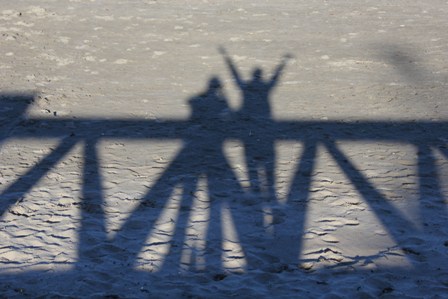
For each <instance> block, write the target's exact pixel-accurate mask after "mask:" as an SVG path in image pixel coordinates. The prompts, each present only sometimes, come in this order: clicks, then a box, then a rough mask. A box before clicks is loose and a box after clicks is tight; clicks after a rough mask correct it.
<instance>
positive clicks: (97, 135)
mask: <svg viewBox="0 0 448 299" xmlns="http://www.w3.org/2000/svg"><path fill="white" fill-rule="evenodd" d="M212 81H213V80H212ZM211 84H212V85H211V88H214V87H213V84H216V82H211ZM32 97H33V95H12V94H8V95H2V96H1V98H2V101H3V107H6V108H5V109H4V111H3V115H4V117H3V118H2V120H1V121H2V122H1V125H2V128H3V129H2V135H1V139H2V140H1V141H2V142H5V141H6V140H10V139H13V140H22V139H25V140H26V139H28V138H40V139H45V138H48V139H54V138H57V139H59V140H60V141H59V144H58V145H57V146H56V147H55V148H54V149H53V150H52V151H51V153H49V154H48V155H46V156H45V157H43V158H42V159H41V160H40V161H39V162H38V163H37V164H36V165H34V166H33V167H32V168H30V169H29V170H28V171H27V172H26V173H25V174H23V175H22V176H21V177H20V178H18V179H17V180H16V181H14V182H12V183H11V184H10V185H9V186H8V187H7V188H6V189H4V190H3V191H2V193H1V194H0V198H1V202H0V214H1V215H4V214H5V213H6V212H7V211H8V209H9V208H10V207H11V206H12V205H14V204H15V203H16V202H17V201H19V200H20V199H21V198H23V197H24V196H25V195H26V194H27V193H28V192H30V190H31V189H32V188H33V186H35V185H36V184H37V183H38V182H39V181H40V180H41V179H42V178H43V177H44V176H45V175H46V174H47V173H48V172H49V171H51V169H53V168H54V167H55V165H56V164H57V163H58V162H60V161H61V160H62V159H63V158H64V157H65V156H66V155H67V153H68V152H69V151H70V150H71V149H73V148H74V147H75V146H76V145H77V144H83V147H84V166H83V167H84V168H83V175H82V177H83V179H82V184H83V186H82V200H83V202H82V204H81V208H80V209H81V219H82V220H81V229H80V231H79V244H78V253H79V264H89V263H94V261H90V260H89V256H91V255H89V254H84V252H85V251H89V250H91V248H90V246H89V245H87V244H91V243H92V240H88V238H89V236H90V234H89V232H90V231H91V230H95V231H96V232H98V233H99V234H97V235H96V238H97V240H95V243H96V244H110V243H114V242H120V243H122V242H127V241H126V240H128V239H129V237H131V236H132V237H131V238H134V240H133V242H132V245H131V243H130V246H128V247H127V248H128V250H129V253H130V254H131V257H130V264H131V266H132V264H133V263H135V261H136V259H137V255H138V253H139V252H140V250H141V249H142V247H143V245H144V242H145V241H146V238H147V236H148V234H149V232H150V231H151V229H152V227H153V225H154V223H148V225H147V227H144V228H135V227H134V226H132V225H131V223H132V221H133V220H135V219H137V218H139V217H144V215H145V213H148V211H147V207H146V205H145V201H148V200H150V199H151V198H153V197H158V198H159V199H162V200H164V201H167V200H168V199H169V197H170V196H171V195H172V190H170V189H169V188H168V189H167V188H165V187H166V184H167V181H168V180H170V179H171V178H173V177H178V176H179V175H180V174H188V176H187V177H186V178H185V177H184V178H183V180H182V181H179V182H176V183H177V184H180V186H181V189H182V190H183V192H182V196H181V197H182V199H181V201H183V205H187V206H191V205H192V201H193V198H192V196H191V194H193V193H194V192H195V190H196V189H197V183H198V180H199V179H200V178H201V177H205V178H206V179H207V184H208V188H209V190H208V193H209V196H213V194H215V193H219V192H220V191H221V190H223V189H229V188H230V189H232V190H235V191H237V193H238V192H239V194H244V193H245V192H246V191H245V190H244V188H243V187H242V186H241V184H240V182H239V181H238V179H237V176H236V175H235V174H234V173H233V170H232V168H231V167H230V165H229V164H228V162H227V159H226V157H225V155H224V152H223V144H224V142H225V141H226V140H241V141H242V143H243V144H247V146H248V148H246V151H253V152H252V153H250V154H249V156H251V155H255V154H256V152H257V151H256V147H257V144H251V143H250V142H253V139H252V140H250V141H249V140H248V133H247V132H248V130H250V131H251V133H252V134H255V135H256V136H258V137H260V138H261V137H262V136H268V137H267V139H265V140H263V143H265V144H264V148H261V149H259V151H258V154H261V155H267V156H268V157H263V156H262V157H258V158H257V159H259V160H260V161H261V164H263V163H264V164H263V165H265V164H266V163H272V161H267V160H273V158H274V157H273V156H271V157H269V155H273V153H271V151H272V146H273V143H274V142H278V141H286V140H292V141H297V142H301V143H302V144H303V148H304V151H303V153H302V156H301V157H300V159H299V161H297V163H298V167H297V171H296V173H295V174H294V177H293V178H292V187H291V189H290V190H289V196H288V198H289V201H292V199H293V198H294V199H295V201H297V200H299V201H300V202H301V203H302V206H303V208H302V213H301V214H300V215H297V216H296V217H297V218H296V221H295V222H294V223H295V225H296V228H295V229H296V231H297V232H299V235H300V234H301V233H303V231H304V219H305V215H306V213H307V204H306V203H307V201H308V199H309V190H310V184H311V175H310V174H311V172H312V171H313V168H314V164H315V160H316V151H317V147H319V146H323V147H324V148H326V149H327V150H328V152H329V153H330V155H331V156H332V157H333V158H334V160H335V161H336V162H337V165H338V166H339V168H340V169H341V170H342V172H343V173H345V174H346V176H347V177H348V178H349V180H350V181H351V184H352V185H353V186H354V187H355V188H356V189H357V190H358V191H359V193H360V194H361V196H362V197H363V199H364V200H365V202H366V203H367V204H368V205H369V206H370V208H371V209H372V211H374V212H375V214H376V216H377V217H378V219H380V221H381V222H382V224H383V225H384V227H385V228H386V229H387V230H388V233H389V234H390V236H391V237H392V238H393V239H394V241H395V242H396V243H397V244H398V245H399V246H400V244H402V241H403V240H402V236H403V231H402V230H403V229H406V230H407V231H408V232H414V233H420V232H421V229H419V228H418V227H417V226H416V225H415V224H414V223H412V222H410V221H409V220H408V219H407V218H406V217H405V216H404V215H403V214H402V212H400V210H399V209H397V208H396V207H395V206H394V205H393V204H391V203H390V202H389V201H388V199H387V198H386V197H384V196H383V195H382V194H381V192H380V191H378V190H377V189H376V188H375V186H374V185H373V184H372V183H370V182H369V180H368V178H366V177H365V176H364V175H363V173H362V171H361V170H359V169H357V167H356V166H355V165H354V163H353V162H352V161H351V160H350V159H349V158H348V157H347V155H345V154H344V153H343V151H342V150H341V149H340V148H339V147H338V145H337V143H336V142H338V143H339V142H344V141H358V142H372V141H375V142H394V143H401V144H411V145H413V146H415V147H416V149H417V166H418V171H417V172H418V173H417V175H418V178H419V190H418V191H419V193H420V214H421V218H422V220H423V222H425V223H426V222H428V223H429V222H431V219H432V218H433V217H434V213H433V209H434V207H435V206H436V209H440V208H441V207H442V209H444V208H445V205H444V204H443V202H444V196H443V194H442V189H441V181H440V180H441V178H440V177H438V174H437V165H436V161H435V157H434V153H433V151H434V149H437V150H439V151H440V152H441V153H442V154H443V155H444V156H445V157H446V158H448V150H447V144H446V143H445V142H444V137H445V135H446V132H448V122H405V121H400V122H385V121H378V122H375V121H371V122H368V121H365V122H353V123H347V122H337V121H323V122H321V121H275V120H272V119H270V118H266V117H264V118H256V119H255V118H253V119H252V118H250V117H248V116H247V115H245V114H242V115H236V116H231V117H230V118H226V119H225V118H220V117H217V115H218V114H219V113H220V112H221V111H222V110H223V107H213V105H211V106H207V104H208V103H210V101H211V100H213V99H211V98H210V96H209V95H207V93H206V94H205V96H204V95H201V96H199V97H195V98H193V99H191V101H190V104H191V105H192V106H193V113H192V117H191V118H190V119H189V120H176V119H166V120H162V121H160V120H158V121H153V120H144V119H141V120H139V119H134V120H129V119H112V120H106V119H100V118H77V119H63V118H55V117H53V118H28V119H25V118H23V117H22V116H23V114H24V113H25V111H26V108H27V107H28V105H30V103H31V102H32ZM214 100H215V102H217V103H218V104H219V99H214ZM21 102H22V103H21ZM213 109H215V110H216V111H214V112H213V113H210V110H212V111H213ZM315 132H319V134H316V133H315ZM114 138H115V139H120V140H129V141H132V140H139V141H141V140H148V141H151V140H162V141H177V140H182V141H183V147H182V149H181V150H180V152H179V153H178V155H177V156H176V157H175V158H174V159H173V161H171V163H170V164H169V165H168V166H167V168H166V169H165V170H164V172H163V173H162V175H161V176H160V177H159V178H157V180H156V181H155V183H154V184H153V186H152V187H151V188H150V190H149V191H148V193H147V194H146V195H145V196H144V198H142V200H141V202H140V204H139V205H138V207H137V208H136V209H135V210H134V211H133V213H132V214H131V216H130V217H129V218H128V219H127V220H126V221H125V223H124V224H123V226H122V228H121V229H120V233H119V234H117V236H116V238H115V239H114V240H109V239H108V238H107V234H106V227H105V226H106V221H105V217H106V215H105V212H104V210H103V205H104V202H103V201H104V194H103V191H102V190H103V187H102V180H103V179H102V176H101V172H100V165H99V163H100V159H99V154H98V149H97V146H98V143H99V142H101V140H103V139H107V140H111V139H114ZM266 143H267V144H266ZM198 161H200V162H198ZM252 163H255V162H252ZM272 165H273V163H272ZM256 167H259V165H253V166H249V167H248V168H249V169H253V168H256ZM269 167H270V166H269ZM272 167H273V166H272ZM266 172H267V173H271V174H270V175H273V172H274V170H273V168H272V169H270V170H266ZM171 183H172V182H171ZM269 185H270V186H272V188H274V186H273V182H272V181H271V182H269ZM215 191H216V192H215ZM267 192H268V193H269V194H270V195H269V196H270V197H271V198H270V199H273V197H274V196H275V190H269V191H267ZM10 194H14V196H12V197H11V196H9V195H10ZM270 199H268V200H270ZM260 200H266V199H263V197H262V196H260ZM221 201H222V202H221V203H219V200H218V201H215V203H214V205H218V206H219V205H222V204H223V202H224V200H221ZM218 210H219V208H216V207H211V216H210V217H211V218H210V219H211V221H210V222H211V223H210V228H209V231H208V235H209V236H212V235H213V236H214V238H216V236H221V234H222V233H221V231H222V229H221V228H220V227H219V225H220V224H219V223H222V221H220V220H218V218H220V217H221V216H220V214H219V211H218ZM443 213H446V211H443ZM215 218H216V219H215ZM92 220H94V221H92ZM182 221H183V222H185V223H184V225H183V224H182ZM186 221H187V219H181V220H180V222H179V223H178V227H184V226H185V224H186ZM221 225H222V224H221ZM237 229H240V230H245V229H248V228H244V227H243V228H241V227H237ZM425 230H427V231H425ZM423 232H424V233H427V234H431V229H430V227H426V226H423ZM184 234H185V232H183V231H180V230H179V229H177V230H176V232H175V235H176V236H175V238H177V240H181V241H180V242H183V240H184V239H185V235H184ZM122 236H126V238H123V237H122ZM221 237H222V236H221ZM241 238H242V240H241V243H242V245H243V247H244V246H247V247H249V248H250V246H252V244H251V242H252V241H251V240H244V233H241ZM293 243H294V244H292V246H294V247H295V248H296V257H297V256H299V252H300V250H301V246H302V241H301V240H300V239H298V240H294V241H293ZM96 249H98V247H96ZM105 251H106V252H107V249H105ZM173 252H174V250H173ZM173 256H175V255H173ZM175 258H176V259H179V263H180V257H179V256H177V257H175ZM247 258H248V264H249V265H248V266H249V267H251V259H250V256H248V257H247Z"/></svg>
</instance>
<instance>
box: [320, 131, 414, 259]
mask: <svg viewBox="0 0 448 299" xmlns="http://www.w3.org/2000/svg"><path fill="white" fill-rule="evenodd" d="M323 143H324V145H325V146H326V148H327V149H328V151H329V153H330V154H331V155H332V156H333V158H334V159H335V160H336V162H337V163H338V165H339V167H340V168H341V169H342V170H343V171H344V173H345V174H346V175H347V176H348V178H349V179H350V181H351V182H352V184H353V185H354V186H355V188H356V189H357V190H358V192H359V193H361V195H362V197H363V198H364V200H365V201H366V203H367V204H368V205H369V206H370V208H371V209H372V210H373V212H374V213H375V215H376V216H377V217H378V219H380V221H381V223H382V224H383V226H384V228H385V229H386V230H387V231H388V233H389V235H390V236H392V238H393V239H394V241H395V242H396V243H397V245H398V246H400V247H401V246H402V244H403V241H404V239H403V238H404V236H405V234H404V233H403V232H400V229H408V230H409V231H411V232H414V233H419V230H418V228H417V227H416V226H415V225H414V223H412V222H410V221H408V220H407V219H406V218H405V217H404V215H403V214H402V213H401V212H400V210H398V209H397V208H396V207H394V206H393V205H392V204H390V203H389V202H388V200H387V198H385V197H384V196H383V195H382V194H381V193H380V192H378V191H377V190H376V189H375V187H374V186H373V185H372V184H371V183H370V182H369V181H368V180H367V178H365V177H364V175H363V174H362V173H361V171H359V170H358V169H357V168H356V166H355V165H353V163H352V162H350V160H349V159H348V158H347V157H346V156H345V155H344V153H342V151H341V150H339V148H338V147H337V146H336V144H335V143H334V142H333V141H328V140H327V141H325V142H323ZM410 262H411V263H413V261H412V260H410Z"/></svg>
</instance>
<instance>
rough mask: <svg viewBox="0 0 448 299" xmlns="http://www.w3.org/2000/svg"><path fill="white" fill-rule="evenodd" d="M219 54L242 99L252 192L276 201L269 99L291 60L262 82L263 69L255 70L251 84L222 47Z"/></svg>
mask: <svg viewBox="0 0 448 299" xmlns="http://www.w3.org/2000/svg"><path fill="white" fill-rule="evenodd" d="M219 51H220V53H221V54H222V55H223V57H224V60H225V62H226V64H227V66H228V68H229V70H230V72H231V74H232V77H233V79H234V81H235V83H236V84H237V86H238V88H239V89H240V91H241V93H242V96H243V103H242V108H241V109H240V111H239V112H238V117H239V119H240V121H241V123H242V124H244V129H245V130H246V132H247V134H245V136H246V137H245V138H244V140H243V142H244V151H245V153H244V154H245V159H246V164H247V168H248V172H249V173H248V176H249V180H250V185H251V190H252V191H253V192H255V193H261V195H262V196H263V198H264V199H265V200H271V199H275V179H274V170H275V169H274V167H275V165H274V163H275V151H274V139H275V137H274V134H273V132H272V130H275V126H274V125H273V123H272V122H273V120H272V111H271V105H270V98H269V97H270V94H271V93H272V91H273V90H274V88H275V87H276V86H277V84H278V82H279V79H280V76H281V75H282V72H283V69H284V68H285V66H286V62H287V60H288V59H289V58H291V56H290V55H285V56H284V58H283V60H282V61H281V62H280V64H279V65H278V66H277V67H276V69H275V70H274V74H273V75H272V77H271V78H270V79H269V80H264V79H263V70H262V69H260V68H255V69H254V71H253V73H252V78H251V79H250V80H243V79H242V77H241V75H240V74H239V72H238V69H237V67H236V66H235V63H234V62H233V61H232V59H231V58H230V56H229V55H228V53H227V51H226V50H225V49H224V48H223V47H220V48H219Z"/></svg>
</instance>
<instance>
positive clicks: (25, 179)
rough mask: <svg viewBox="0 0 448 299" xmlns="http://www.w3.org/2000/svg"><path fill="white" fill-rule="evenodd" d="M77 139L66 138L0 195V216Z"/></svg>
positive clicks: (21, 196) (23, 194)
mask: <svg viewBox="0 0 448 299" xmlns="http://www.w3.org/2000/svg"><path fill="white" fill-rule="evenodd" d="M78 141H79V139H77V138H75V137H67V138H65V139H63V140H62V141H61V142H60V143H59V145H58V146H57V147H56V148H55V149H53V150H52V151H51V153H49V154H48V155H47V156H45V157H44V158H43V159H42V160H40V161H39V162H38V163H37V164H36V165H34V166H33V167H32V168H31V169H30V170H28V171H27V172H26V173H25V174H23V175H21V176H20V178H19V179H17V180H16V181H15V182H14V183H13V184H12V185H11V186H9V187H8V188H6V190H4V191H3V192H2V193H1V194H0V215H3V214H4V213H5V212H6V211H7V210H8V209H9V207H10V206H11V205H14V204H15V203H16V202H18V201H20V200H21V199H22V198H23V197H24V196H25V195H26V194H27V193H28V192H29V191H30V190H31V188H33V186H35V185H36V184H37V183H38V182H39V181H40V180H41V179H42V177H44V176H45V175H46V174H47V172H49V171H50V170H51V169H52V168H54V167H55V166H56V164H58V163H59V161H61V160H62V158H64V156H65V155H66V154H67V153H68V152H69V151H70V150H71V149H72V148H73V147H74V146H75V145H76V143H77V142H78Z"/></svg>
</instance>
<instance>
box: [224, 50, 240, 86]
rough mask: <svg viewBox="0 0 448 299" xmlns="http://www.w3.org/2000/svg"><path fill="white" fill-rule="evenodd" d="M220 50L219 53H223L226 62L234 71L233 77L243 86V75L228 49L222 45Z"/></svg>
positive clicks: (231, 70) (232, 71)
mask: <svg viewBox="0 0 448 299" xmlns="http://www.w3.org/2000/svg"><path fill="white" fill-rule="evenodd" d="M218 50H219V53H221V54H222V56H223V57H224V61H225V62H226V64H227V66H228V68H229V70H230V72H231V73H232V76H233V79H234V80H235V81H236V83H237V84H238V85H239V86H240V87H242V86H243V85H244V81H243V80H242V79H241V76H240V74H239V73H238V70H237V69H236V67H235V64H234V63H233V61H232V59H231V58H230V56H229V53H227V50H226V49H225V48H224V47H223V46H220V47H219V48H218Z"/></svg>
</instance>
